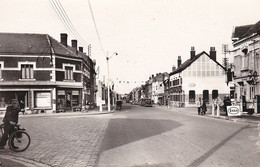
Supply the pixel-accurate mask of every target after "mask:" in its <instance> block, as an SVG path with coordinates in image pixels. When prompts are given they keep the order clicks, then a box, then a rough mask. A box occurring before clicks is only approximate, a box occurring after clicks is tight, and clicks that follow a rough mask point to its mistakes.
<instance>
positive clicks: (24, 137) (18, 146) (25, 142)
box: [0, 124, 31, 152]
mask: <svg viewBox="0 0 260 167" xmlns="http://www.w3.org/2000/svg"><path fill="white" fill-rule="evenodd" d="M12 126H14V132H13V133H12V134H11V135H10V136H9V140H8V146H9V148H10V149H11V150H12V151H15V152H22V151H25V150H26V149H27V148H28V147H29V145H30V143H31V138H30V136H29V134H28V133H27V132H26V131H25V129H24V128H21V127H20V124H14V125H12ZM3 134H4V124H1V125H0V137H1V138H2V136H3Z"/></svg>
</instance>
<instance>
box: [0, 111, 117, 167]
mask: <svg viewBox="0 0 260 167" xmlns="http://www.w3.org/2000/svg"><path fill="white" fill-rule="evenodd" d="M111 113H112V111H111V112H107V111H103V112H100V111H98V110H91V111H89V112H66V113H53V114H46V113H41V114H32V115H21V116H20V118H19V122H20V123H21V124H22V126H23V127H26V131H27V132H28V134H29V135H30V136H31V139H32V140H31V145H30V147H29V148H28V149H27V150H26V151H24V152H18V153H17V152H13V151H11V150H10V149H9V148H8V146H6V149H4V150H0V158H2V159H4V161H3V162H4V163H6V164H5V165H3V166H4V167H9V166H10V167H13V165H8V164H10V163H16V164H17V163H18V164H22V165H24V166H28V167H48V166H52V167H93V166H94V165H95V162H96V160H97V157H98V151H99V149H100V147H101V143H102V140H103V138H104V134H105V131H106V128H107V125H108V122H109V118H107V116H106V114H111ZM7 157H9V158H7ZM22 165H21V166H22Z"/></svg>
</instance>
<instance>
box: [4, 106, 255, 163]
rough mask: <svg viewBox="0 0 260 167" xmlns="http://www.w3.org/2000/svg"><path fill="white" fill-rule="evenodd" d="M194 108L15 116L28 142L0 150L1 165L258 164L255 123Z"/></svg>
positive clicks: (128, 107)
mask: <svg viewBox="0 0 260 167" xmlns="http://www.w3.org/2000/svg"><path fill="white" fill-rule="evenodd" d="M194 110H196V109H194V108H193V109H189V108H172V109H167V108H165V107H158V106H157V107H140V106H135V105H133V106H131V105H129V104H123V108H122V110H121V111H115V112H114V113H112V114H111V113H110V114H100V113H99V112H97V114H90V115H89V114H88V113H81V112H73V113H57V114H49V115H48V114H46V115H45V114H35V115H21V116H20V118H19V122H20V123H21V124H22V126H23V127H25V128H26V130H27V132H28V133H29V134H30V136H31V139H32V141H31V145H30V147H29V148H28V149H27V150H26V151H25V152H21V153H16V152H12V151H11V150H10V149H8V148H7V147H6V149H5V150H0V161H2V166H5V167H9V166H10V167H12V166H14V165H8V164H17V163H21V164H23V165H24V166H28V167H29V166H30V167H36V166H37V167H49V166H52V167H86V166H87V167H94V166H96V167H198V166H200V167H216V166H221V167H233V166H234V167H239V166H240V167H251V166H252V167H256V166H258V165H259V162H260V160H259V156H260V155H259V154H260V150H259V144H260V138H259V133H260V126H258V124H257V123H246V122H244V123H241V122H232V121H228V120H222V119H217V118H212V117H209V116H200V115H196V111H194ZM7 160H9V161H7ZM10 160H15V161H14V162H11V161H10Z"/></svg>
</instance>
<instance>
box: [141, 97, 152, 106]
mask: <svg viewBox="0 0 260 167" xmlns="http://www.w3.org/2000/svg"><path fill="white" fill-rule="evenodd" d="M140 102H141V106H143V107H152V106H153V101H152V100H151V99H149V98H142V99H140Z"/></svg>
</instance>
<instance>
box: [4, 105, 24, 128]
mask: <svg viewBox="0 0 260 167" xmlns="http://www.w3.org/2000/svg"><path fill="white" fill-rule="evenodd" d="M19 112H20V109H15V108H14V107H13V106H8V107H7V108H6V112H5V117H4V119H3V122H4V124H9V122H10V121H13V122H15V123H18V115H19Z"/></svg>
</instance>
